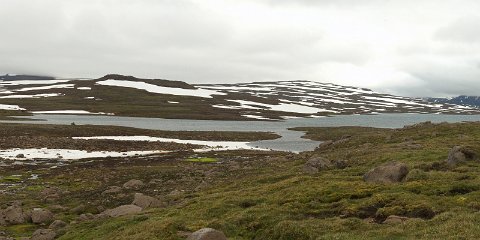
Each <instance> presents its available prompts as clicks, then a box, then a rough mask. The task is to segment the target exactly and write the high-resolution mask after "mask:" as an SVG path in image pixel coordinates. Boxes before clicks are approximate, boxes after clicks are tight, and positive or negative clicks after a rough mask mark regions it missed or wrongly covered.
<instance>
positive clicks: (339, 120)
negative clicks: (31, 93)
mask: <svg viewBox="0 0 480 240" xmlns="http://www.w3.org/2000/svg"><path fill="white" fill-rule="evenodd" d="M20 118H27V119H33V120H44V121H21V122H20V123H41V124H64V125H65V124H70V123H72V122H75V124H77V125H83V124H92V125H114V126H125V127H136V128H144V129H153V130H169V131H260V132H275V133H277V134H279V135H281V136H282V137H281V138H279V139H275V140H265V141H256V142H252V143H251V145H252V146H259V147H263V148H271V149H274V150H284V151H293V152H300V151H308V150H313V149H314V148H315V147H317V146H318V145H319V143H320V142H318V141H311V140H308V139H303V138H301V136H303V133H302V132H297V131H290V130H288V128H293V127H337V126H365V127H378V128H399V127H403V126H405V125H411V124H415V123H419V122H425V121H432V122H462V121H480V115H444V114H380V115H345V116H334V117H323V118H298V119H289V120H285V121H276V122H270V121H215V120H186V119H161V118H139V117H117V116H99V115H53V114H37V115H34V116H22V117H20ZM2 122H15V121H2ZM17 123H19V122H18V121H17Z"/></svg>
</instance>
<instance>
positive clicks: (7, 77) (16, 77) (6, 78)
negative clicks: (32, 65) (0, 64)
mask: <svg viewBox="0 0 480 240" xmlns="http://www.w3.org/2000/svg"><path fill="white" fill-rule="evenodd" d="M0 80H3V81H14V80H55V78H54V77H51V76H40V75H25V74H20V75H10V74H5V75H3V76H0Z"/></svg>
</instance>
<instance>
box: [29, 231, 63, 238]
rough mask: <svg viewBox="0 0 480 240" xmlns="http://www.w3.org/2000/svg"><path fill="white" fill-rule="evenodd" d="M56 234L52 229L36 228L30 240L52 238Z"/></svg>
mask: <svg viewBox="0 0 480 240" xmlns="http://www.w3.org/2000/svg"><path fill="white" fill-rule="evenodd" d="M56 236H57V234H56V233H55V231H53V230H52V229H38V230H37V231H35V232H34V233H33V235H32V237H31V238H30V240H53V239H55V237H56Z"/></svg>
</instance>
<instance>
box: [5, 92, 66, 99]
mask: <svg viewBox="0 0 480 240" xmlns="http://www.w3.org/2000/svg"><path fill="white" fill-rule="evenodd" d="M58 96H62V94H60V93H42V94H34V95H8V96H1V97H0V98H43V97H58Z"/></svg>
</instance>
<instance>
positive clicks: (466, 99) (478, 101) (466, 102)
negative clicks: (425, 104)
mask: <svg viewBox="0 0 480 240" xmlns="http://www.w3.org/2000/svg"><path fill="white" fill-rule="evenodd" d="M425 100H427V101H429V102H433V103H441V104H445V103H449V104H457V105H463V106H471V107H480V96H465V95H461V96H458V97H454V98H426V99H425Z"/></svg>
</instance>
